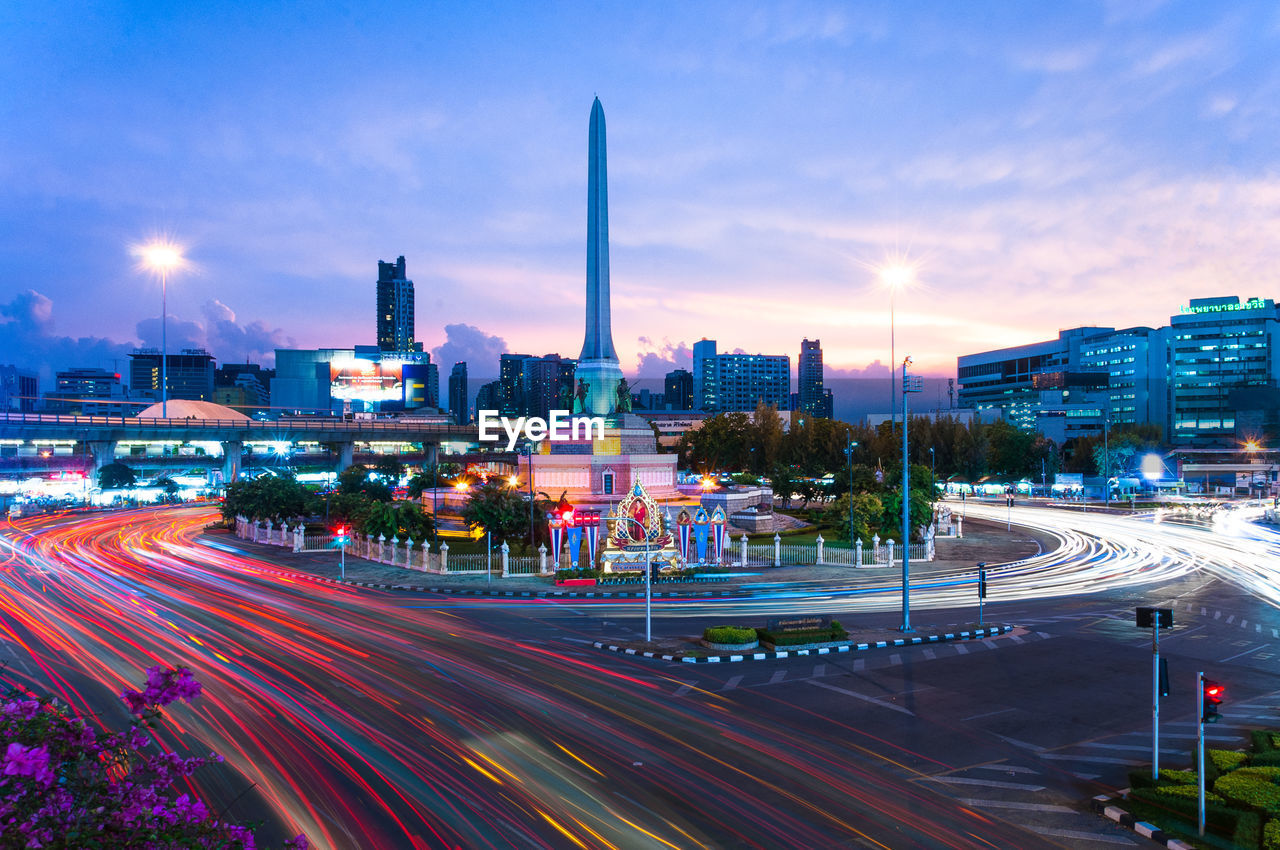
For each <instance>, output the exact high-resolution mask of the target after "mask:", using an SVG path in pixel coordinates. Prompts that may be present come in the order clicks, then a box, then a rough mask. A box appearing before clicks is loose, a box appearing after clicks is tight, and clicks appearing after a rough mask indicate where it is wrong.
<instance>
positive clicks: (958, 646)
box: [952, 643, 969, 655]
mask: <svg viewBox="0 0 1280 850" xmlns="http://www.w3.org/2000/svg"><path fill="white" fill-rule="evenodd" d="M952 646H954V647H955V650H956V655H968V654H969V647H967V646H965V645H964V644H962V643H955V644H952Z"/></svg>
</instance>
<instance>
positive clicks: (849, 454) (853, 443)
mask: <svg viewBox="0 0 1280 850" xmlns="http://www.w3.org/2000/svg"><path fill="white" fill-rule="evenodd" d="M857 447H858V441H857V440H854V439H852V438H850V439H849V445H848V446H846V447H845V450H844V456H845V459H846V460H848V461H849V548H851V549H852V548H853V450H854V449H856V448H857Z"/></svg>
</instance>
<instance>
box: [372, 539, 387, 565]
mask: <svg viewBox="0 0 1280 850" xmlns="http://www.w3.org/2000/svg"><path fill="white" fill-rule="evenodd" d="M386 548H387V535H385V534H379V535H378V556H377V557H376V558H374V560H375V561H385V560H386V559H387V558H386V555H384V554H383V552H384V550H385V549H386Z"/></svg>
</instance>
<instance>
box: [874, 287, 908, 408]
mask: <svg viewBox="0 0 1280 850" xmlns="http://www.w3.org/2000/svg"><path fill="white" fill-rule="evenodd" d="M915 274H916V270H915V267H914V266H911V265H905V264H901V263H894V264H892V265H888V266H884V267H882V268H881V269H880V282H881V283H882V284H884V285H885V286H887V287H888V288H889V425H890V427H892V426H893V424H894V422H895V413H894V402H895V401H897V386H896V384H895V376H894V368H893V367H894V364H895V363H897V362H898V355H897V353H896V352H895V350H894V333H895V323H894V315H893V308H894V303H893V302H894V296H895V295H896V294H897V292H898V290H899V289H900V288H902V287H904V286H907V285H909V284H910V283H911V282H912V280H914V279H915Z"/></svg>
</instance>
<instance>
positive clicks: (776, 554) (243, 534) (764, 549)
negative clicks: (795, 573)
mask: <svg viewBox="0 0 1280 850" xmlns="http://www.w3.org/2000/svg"><path fill="white" fill-rule="evenodd" d="M236 536H237V537H240V538H241V539H243V540H252V541H254V542H255V543H265V544H267V545H271V546H286V547H289V548H291V549H292V550H293V551H294V552H321V551H326V550H333V549H336V548H337V545H338V544H337V542H336V538H335V537H334V536H333V535H331V534H307V533H306V527H305V526H304V525H303V524H302V523H299V524H297V525H296V526H295V527H293V528H290V527H289V525H288V524H287V523H283V524H281V525H280V526H278V527H277V526H275V525H274V524H273V523H272V522H271V521H270V520H267V521H265V522H252V521H251V520H248V519H246V518H245V517H237V518H236ZM346 551H347V554H349V555H351V556H352V557H354V558H363V559H364V560H367V561H374V562H376V563H379V564H389V565H391V566H396V567H403V568H405V569H409V570H415V571H418V572H427V573H435V574H437V575H477V574H478V575H485V574H486V573H490V572H492V574H494V575H501V576H502V577H503V578H509V577H512V576H548V575H551V574H553V573H554V572H555V571H556V569H557V562H558V564H559V566H560V567H561V568H567V567H569V566H571V564H572V561H571V559H570V558H569V553H568V548H567V546H565V547H562V549H561V551H560V553H559V554H560V557H559V558H555V557H554V556H552V557H548V555H549V553H548V552H547V549H546V547H545V546H539V547H538V554H537V555H526V556H516V557H512V555H511V548H510V547H509V546H508V545H507V544H506V543H505V542H504V543H503V544H502V545H501V546H498V547H495V548H494V550H493V553H492V554H491V555H490V554H487V553H483V552H482V553H478V554H468V555H452V556H451V555H450V554H449V544H448V543H441V544H440V549H439V551H437V552H432V551H431V546H430V543H421V544H419V543H415V542H414V541H413V540H404V541H401V540H399V539H398V538H396V537H392V538H391V539H390V540H387V539H386V538H385V537H382V536H379V537H377V538H373V537H368V536H365V535H359V534H351V535H348V536H347V543H346ZM584 555H585V553H580V557H582V556H584ZM934 555H935V552H934V545H933V535H932V534H930V535H928V536H927V538H926V540H925V542H923V543H912V544H911V548H910V556H911V560H913V561H932V560H933V559H934ZM901 562H902V547H901V546H900V545H897V544H895V543H894V541H893V540H892V539H889V540H885V541H884V542H881V540H880V538H879V537H873V538H872V540H871V545H870V546H863V544H862V541H861V540H857V541H855V542H854V546H853V548H852V549H845V548H840V547H828V546H826V542H825V541H824V540H823V539H822V537H821V535H819V536H818V539H817V541H816V543H814V544H813V545H809V544H803V543H787V544H783V542H782V537H781V536H779V535H777V534H775V535H774V536H773V542H772V543H771V544H770V543H749V542H748V541H747V536H746V535H745V534H744V535H742V537H741V538H740V539H739V540H738V541H737V542H736V543H735V542H734V541H732V540H726V541H725V551H724V558H723V562H722V563H723V564H724V565H725V566H738V567H752V566H755V567H762V566H774V567H781V566H806V565H814V564H816V565H828V564H830V565H834V566H850V567H877V566H882V567H887V566H892V565H893V564H895V563H901ZM579 566H583V567H585V566H588V565H587V564H586V563H585V562H584V561H580V562H579Z"/></svg>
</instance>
